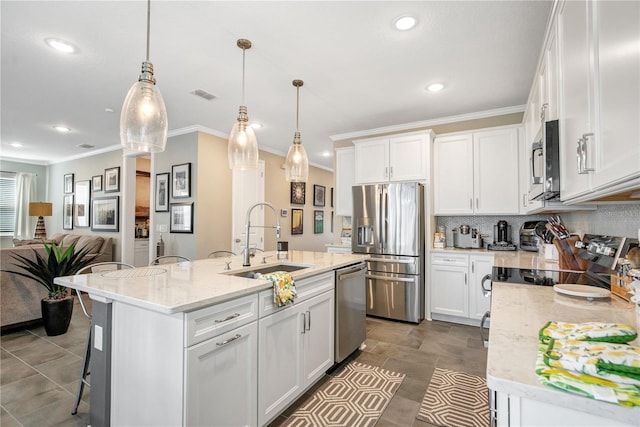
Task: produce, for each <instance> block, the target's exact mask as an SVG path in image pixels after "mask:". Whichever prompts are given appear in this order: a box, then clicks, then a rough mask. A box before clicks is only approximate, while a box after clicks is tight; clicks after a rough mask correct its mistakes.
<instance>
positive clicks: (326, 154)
mask: <svg viewBox="0 0 640 427" xmlns="http://www.w3.org/2000/svg"><path fill="white" fill-rule="evenodd" d="M322 157H331V151H323V152H322Z"/></svg>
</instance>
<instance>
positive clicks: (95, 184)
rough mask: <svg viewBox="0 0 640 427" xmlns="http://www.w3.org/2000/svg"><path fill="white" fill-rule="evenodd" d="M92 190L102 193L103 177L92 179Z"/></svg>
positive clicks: (97, 176)
mask: <svg viewBox="0 0 640 427" xmlns="http://www.w3.org/2000/svg"><path fill="white" fill-rule="evenodd" d="M91 190H93V192H94V193H95V192H96V191H102V175H96V176H92V177H91Z"/></svg>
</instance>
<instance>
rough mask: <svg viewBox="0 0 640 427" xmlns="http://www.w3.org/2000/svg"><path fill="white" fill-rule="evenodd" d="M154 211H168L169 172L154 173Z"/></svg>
mask: <svg viewBox="0 0 640 427" xmlns="http://www.w3.org/2000/svg"><path fill="white" fill-rule="evenodd" d="M155 205H156V212H169V172H165V173H157V174H156V200H155Z"/></svg>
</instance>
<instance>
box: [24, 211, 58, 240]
mask: <svg viewBox="0 0 640 427" xmlns="http://www.w3.org/2000/svg"><path fill="white" fill-rule="evenodd" d="M52 211H53V209H52V204H51V203H49V202H31V203H29V215H30V216H37V217H38V222H37V223H36V231H35V233H34V235H33V238H34V239H46V238H47V230H46V229H45V228H44V217H45V216H51V215H52Z"/></svg>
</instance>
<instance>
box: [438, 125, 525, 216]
mask: <svg viewBox="0 0 640 427" xmlns="http://www.w3.org/2000/svg"><path fill="white" fill-rule="evenodd" d="M433 171H434V177H433V179H434V214H435V215H469V214H479V215H501V214H514V215H515V214H518V209H519V204H518V202H519V184H518V182H519V181H518V179H519V175H518V129H517V127H513V126H509V127H500V128H492V129H487V130H483V131H478V132H473V133H462V134H454V135H443V136H438V137H437V138H436V139H435V142H434V167H433Z"/></svg>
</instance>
